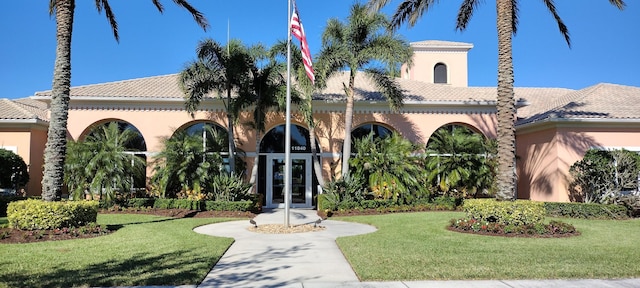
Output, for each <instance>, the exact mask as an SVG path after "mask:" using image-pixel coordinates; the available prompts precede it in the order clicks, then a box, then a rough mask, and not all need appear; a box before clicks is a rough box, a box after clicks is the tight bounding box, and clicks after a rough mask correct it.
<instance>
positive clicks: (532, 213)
mask: <svg viewBox="0 0 640 288" xmlns="http://www.w3.org/2000/svg"><path fill="white" fill-rule="evenodd" d="M462 208H463V210H464V211H465V212H467V216H468V217H470V218H473V219H476V220H478V221H488V222H497V223H500V224H504V225H515V226H520V225H535V224H538V223H542V221H543V220H544V217H545V214H546V210H545V208H544V203H543V202H534V201H528V200H516V201H496V200H495V199H467V200H465V201H464V204H462Z"/></svg>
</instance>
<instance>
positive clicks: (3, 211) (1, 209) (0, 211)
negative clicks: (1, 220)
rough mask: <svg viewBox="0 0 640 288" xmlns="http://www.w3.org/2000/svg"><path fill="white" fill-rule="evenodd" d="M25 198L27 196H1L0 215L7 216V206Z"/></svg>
mask: <svg viewBox="0 0 640 288" xmlns="http://www.w3.org/2000/svg"><path fill="white" fill-rule="evenodd" d="M25 199H27V198H25V197H20V196H0V217H6V216H7V206H8V205H9V203H11V202H14V201H20V200H25Z"/></svg>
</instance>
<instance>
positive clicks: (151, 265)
mask: <svg viewBox="0 0 640 288" xmlns="http://www.w3.org/2000/svg"><path fill="white" fill-rule="evenodd" d="M226 220H229V219H224V218H222V219H211V218H184V219H172V218H162V217H157V216H149V215H125V214H106V215H98V222H99V223H100V224H109V225H122V228H120V229H119V230H118V231H116V232H114V233H113V234H110V235H107V236H101V237H97V238H90V239H78V240H65V241H49V242H41V243H29V244H0V267H2V268H1V269H0V287H71V286H132V285H138V286H149V285H185V284H191V285H194V284H198V283H200V281H202V279H203V278H204V277H205V276H206V274H207V273H208V272H209V270H210V269H211V267H213V265H214V264H215V263H216V262H217V261H218V259H220V257H221V256H222V254H223V253H224V252H225V251H226V249H227V248H228V247H229V246H230V245H231V243H232V242H233V239H231V238H218V237H211V236H206V235H201V234H197V233H195V232H193V231H192V229H193V228H194V227H197V226H200V225H204V224H209V223H215V222H220V221H226ZM5 221H6V218H5ZM0 223H3V222H2V220H0Z"/></svg>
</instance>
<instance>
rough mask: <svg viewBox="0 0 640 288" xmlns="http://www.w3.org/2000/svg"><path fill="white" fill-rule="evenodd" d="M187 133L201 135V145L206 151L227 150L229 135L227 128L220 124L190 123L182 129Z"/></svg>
mask: <svg viewBox="0 0 640 288" xmlns="http://www.w3.org/2000/svg"><path fill="white" fill-rule="evenodd" d="M184 131H185V132H187V134H189V135H198V136H201V137H202V146H203V147H204V148H205V149H206V151H207V152H229V137H228V134H227V130H226V129H224V128H222V127H221V126H219V125H217V124H214V123H209V122H200V123H195V124H193V125H190V126H188V127H186V128H185V129H184Z"/></svg>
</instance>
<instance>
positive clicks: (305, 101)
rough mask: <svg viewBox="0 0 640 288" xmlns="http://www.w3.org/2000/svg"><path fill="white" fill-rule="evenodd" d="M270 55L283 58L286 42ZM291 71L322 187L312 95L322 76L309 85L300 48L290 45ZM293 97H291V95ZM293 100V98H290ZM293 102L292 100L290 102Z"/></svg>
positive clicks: (274, 48)
mask: <svg viewBox="0 0 640 288" xmlns="http://www.w3.org/2000/svg"><path fill="white" fill-rule="evenodd" d="M271 53H272V54H273V55H274V56H275V55H280V56H285V57H286V55H287V42H285V41H279V42H278V43H276V44H275V45H274V46H273V47H272V49H271ZM291 68H292V69H291V70H292V71H294V73H295V74H294V75H295V82H294V85H295V86H294V87H295V90H293V91H295V92H297V93H296V94H298V93H299V94H300V96H301V97H299V98H298V99H299V100H300V101H299V103H298V109H300V112H301V113H302V118H304V121H305V122H306V123H307V126H308V127H309V145H310V146H311V159H312V160H311V161H312V163H313V171H314V173H315V175H316V179H318V184H319V185H320V186H324V178H323V177H322V167H321V166H320V161H319V160H318V157H317V154H318V149H317V147H316V146H317V144H316V129H315V128H316V122H315V121H314V120H315V119H314V118H313V105H312V102H313V93H314V92H315V90H316V89H319V88H320V87H323V86H324V84H325V81H324V75H320V74H319V73H316V74H315V79H316V82H315V86H314V83H311V80H309V77H308V76H307V74H306V70H305V68H304V64H303V62H302V52H301V51H300V48H299V47H298V46H296V45H291ZM292 96H293V95H292ZM292 99H295V98H292ZM292 101H293V100H292Z"/></svg>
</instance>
